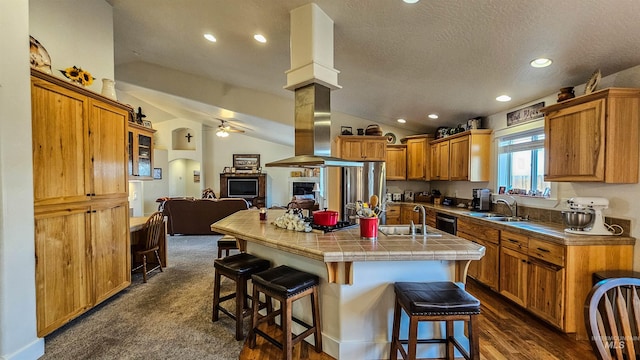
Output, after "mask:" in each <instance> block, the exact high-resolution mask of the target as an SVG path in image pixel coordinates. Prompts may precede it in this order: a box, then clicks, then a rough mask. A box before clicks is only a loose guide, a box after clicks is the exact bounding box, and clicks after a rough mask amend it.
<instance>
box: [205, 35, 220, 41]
mask: <svg viewBox="0 0 640 360" xmlns="http://www.w3.org/2000/svg"><path fill="white" fill-rule="evenodd" d="M204 38H205V39H207V40H209V41H211V42H216V41H218V40H216V37H215V36H213V35H211V34H204Z"/></svg>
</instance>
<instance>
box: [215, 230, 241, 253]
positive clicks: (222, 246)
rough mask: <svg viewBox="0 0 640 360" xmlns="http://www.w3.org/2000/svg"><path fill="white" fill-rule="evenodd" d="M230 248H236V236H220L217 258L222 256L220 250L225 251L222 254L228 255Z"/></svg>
mask: <svg viewBox="0 0 640 360" xmlns="http://www.w3.org/2000/svg"><path fill="white" fill-rule="evenodd" d="M231 250H238V244H237V243H236V238H234V237H233V236H229V235H225V236H223V237H221V238H220V239H219V240H218V259H219V258H221V257H222V251H224V252H225V255H224V256H229V251H231Z"/></svg>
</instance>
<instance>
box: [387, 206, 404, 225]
mask: <svg viewBox="0 0 640 360" xmlns="http://www.w3.org/2000/svg"><path fill="white" fill-rule="evenodd" d="M401 208H402V207H401V206H400V204H387V207H386V221H387V225H399V224H402V222H401V217H400V212H401Z"/></svg>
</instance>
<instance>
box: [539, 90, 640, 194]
mask: <svg viewBox="0 0 640 360" xmlns="http://www.w3.org/2000/svg"><path fill="white" fill-rule="evenodd" d="M639 108H640V89H620V88H609V89H604V90H600V91H596V92H594V93H591V94H589V95H584V96H579V97H576V98H574V99H571V100H567V101H564V102H561V103H558V104H555V105H551V106H547V107H545V108H543V109H542V110H541V111H542V112H543V113H544V114H545V163H544V165H545V173H544V178H545V181H599V182H607V183H637V182H638V164H639V161H638V154H639V151H638V140H639V136H638V132H639V128H638V127H639V125H640V111H639V110H638V109H639Z"/></svg>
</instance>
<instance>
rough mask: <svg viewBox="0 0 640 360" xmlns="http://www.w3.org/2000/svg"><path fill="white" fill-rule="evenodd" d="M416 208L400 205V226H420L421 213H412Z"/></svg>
mask: <svg viewBox="0 0 640 360" xmlns="http://www.w3.org/2000/svg"><path fill="white" fill-rule="evenodd" d="M415 207H416V206H415V205H414V204H402V209H401V211H400V221H401V223H402V224H411V222H412V221H413V223H414V224H422V213H421V212H420V211H413V209H414V208H415Z"/></svg>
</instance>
